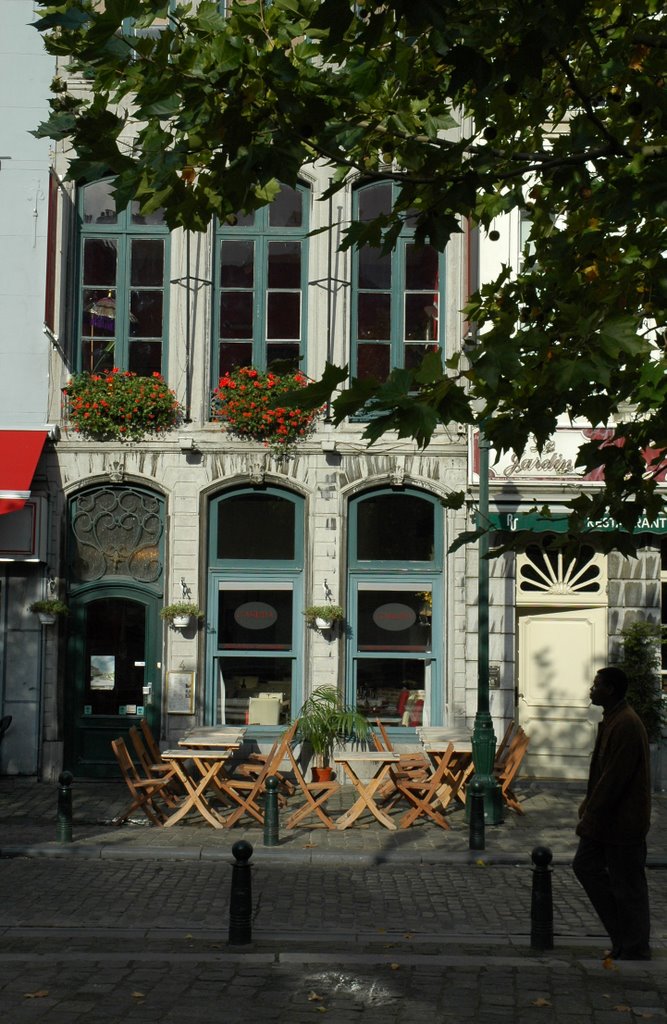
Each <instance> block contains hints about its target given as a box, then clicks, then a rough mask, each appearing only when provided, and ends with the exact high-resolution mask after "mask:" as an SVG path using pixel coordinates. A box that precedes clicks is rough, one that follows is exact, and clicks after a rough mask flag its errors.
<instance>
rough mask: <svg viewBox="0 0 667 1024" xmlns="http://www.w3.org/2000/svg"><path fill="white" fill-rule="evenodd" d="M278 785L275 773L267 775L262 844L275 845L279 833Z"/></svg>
mask: <svg viewBox="0 0 667 1024" xmlns="http://www.w3.org/2000/svg"><path fill="white" fill-rule="evenodd" d="M278 786H279V782H278V779H277V778H276V776H275V775H269V777H268V779H267V780H266V793H265V795H264V845H265V846H277V845H278V834H279V822H278Z"/></svg>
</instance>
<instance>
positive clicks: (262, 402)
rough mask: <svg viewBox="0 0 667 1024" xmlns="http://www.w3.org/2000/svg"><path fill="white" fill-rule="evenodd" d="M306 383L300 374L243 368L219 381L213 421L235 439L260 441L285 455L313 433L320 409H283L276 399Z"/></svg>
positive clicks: (215, 396)
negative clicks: (222, 426)
mask: <svg viewBox="0 0 667 1024" xmlns="http://www.w3.org/2000/svg"><path fill="white" fill-rule="evenodd" d="M307 384H308V380H307V378H306V377H305V376H304V375H303V374H302V373H299V372H296V373H284V374H277V373H271V372H270V371H269V372H268V373H262V372H261V371H260V370H255V369H254V368H253V367H252V366H242V367H241V368H240V369H238V370H233V371H232V372H231V373H226V374H225V375H224V377H221V378H220V381H219V382H218V386H217V388H215V390H214V392H213V407H212V418H213V419H214V420H216V421H217V422H219V423H224V424H225V425H226V427H227V429H228V430H229V431H230V433H232V434H234V435H235V436H236V437H240V438H242V439H243V440H248V441H261V442H262V444H264V445H265V447H267V448H270V449H271V450H272V451H273V452H275V453H276V454H279V455H280V454H285V453H288V452H290V451H291V450H292V449H293V448H294V446H295V445H296V444H298V442H299V441H303V440H304V438H306V437H308V435H309V434H312V432H313V430H314V428H315V420H316V419H317V416H318V415H319V412H320V410H319V409H313V410H307V409H301V408H299V407H298V406H297V407H288V406H287V405H285V406H282V405H280V404H277V402H276V399H277V398H278V396H280V395H284V394H287V393H288V392H294V391H298V390H299V389H300V388H305V387H306V385H307Z"/></svg>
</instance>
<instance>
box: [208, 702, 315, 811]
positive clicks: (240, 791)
mask: <svg viewBox="0 0 667 1024" xmlns="http://www.w3.org/2000/svg"><path fill="white" fill-rule="evenodd" d="M297 726H298V719H296V720H295V721H294V722H293V723H292V725H290V726H289V727H288V728H287V729H286V730H285V732H284V733H283V734H282V736H281V737H280V739H278V740H276V742H275V743H274V744H273V746H272V747H271V750H270V751H269V753H268V754H267V756H266V761H265V763H264V765H263V766H261V767H260V771H259V772H258V774H257V777H256V778H255V779H247V778H241V777H239V776H238V775H232V776H231V778H227V779H221V780H220V782H219V788H220V791H221V792H223V793H224V794H225V795H226V796H227V797H228V798H229V799H230V800H231V801H232V803H235V804H237V806H236V807H235V809H234V810H233V811H232V812H231V814H229V815H228V816H227V817H226V818H225V822H224V823H225V826H226V827H227V828H231V827H232V825H235V824H236V822H237V821H238V820H239V819H240V818H242V817H243V815H244V814H249V815H250V817H251V818H254V819H255V821H257V822H259V824H260V825H263V824H264V810H263V808H262V807H261V806H260V805H259V803H258V798H259V796H260V795H261V794H262V793H263V792H264V789H265V785H266V780H267V779H268V777H269V776H270V775H278V773H279V772H280V768H281V766H282V763H283V761H284V760H285V757H286V756H287V750H288V748H289V746H290V744H291V743H292V740H293V739H294V736H295V734H296V730H297Z"/></svg>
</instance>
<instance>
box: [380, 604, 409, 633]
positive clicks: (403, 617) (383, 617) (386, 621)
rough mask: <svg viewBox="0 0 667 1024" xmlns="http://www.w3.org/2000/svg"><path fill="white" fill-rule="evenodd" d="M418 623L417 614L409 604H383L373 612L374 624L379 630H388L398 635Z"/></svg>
mask: <svg viewBox="0 0 667 1024" xmlns="http://www.w3.org/2000/svg"><path fill="white" fill-rule="evenodd" d="M416 621H417V613H416V611H414V609H413V608H410V606H409V605H407V604H400V603H399V602H398V601H395V602H391V603H390V604H381V605H380V607H379V608H376V609H375V611H374V612H373V622H374V623H375V625H376V626H377V627H378V628H379V629H387V630H389V632H390V633H398V632H400V631H401V630H402V629H410V626H414V624H415V622H416Z"/></svg>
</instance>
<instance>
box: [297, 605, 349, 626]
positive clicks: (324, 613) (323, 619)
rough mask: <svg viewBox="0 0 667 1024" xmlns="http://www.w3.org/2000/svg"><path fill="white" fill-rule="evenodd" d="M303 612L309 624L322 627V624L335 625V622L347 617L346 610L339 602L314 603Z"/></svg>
mask: <svg viewBox="0 0 667 1024" xmlns="http://www.w3.org/2000/svg"><path fill="white" fill-rule="evenodd" d="M303 614H304V615H305V617H306V623H307V624H308V625H309V626H320V627H321V625H322V624H324V625H325V626H333V624H334V623H335V622H341V621H342V620H343V618H344V617H345V612H344V611H343V609H342V608H341V606H340V605H339V604H312V605H310V606H309V607H308V608H306V610H305V612H304V613H303ZM318 620H319V621H318Z"/></svg>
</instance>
